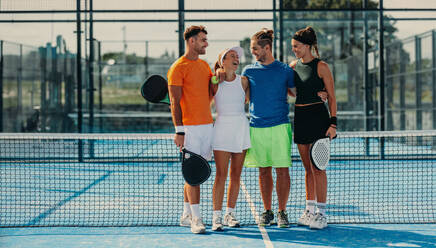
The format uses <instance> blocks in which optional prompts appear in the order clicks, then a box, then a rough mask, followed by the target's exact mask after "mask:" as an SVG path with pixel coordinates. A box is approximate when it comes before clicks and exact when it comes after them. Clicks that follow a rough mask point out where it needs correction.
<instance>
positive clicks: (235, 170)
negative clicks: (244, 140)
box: [224, 150, 246, 227]
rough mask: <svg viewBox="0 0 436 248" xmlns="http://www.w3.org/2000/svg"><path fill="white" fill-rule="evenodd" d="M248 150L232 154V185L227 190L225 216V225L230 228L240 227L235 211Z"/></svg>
mask: <svg viewBox="0 0 436 248" xmlns="http://www.w3.org/2000/svg"><path fill="white" fill-rule="evenodd" d="M245 153H246V150H244V151H243V152H242V153H232V159H231V167H230V183H229V188H228V190H227V209H226V214H225V215H224V225H227V226H229V227H239V224H240V223H239V221H238V220H237V219H236V215H235V213H234V209H235V207H236V201H237V199H238V194H239V187H240V184H241V172H242V167H243V164H244V158H245Z"/></svg>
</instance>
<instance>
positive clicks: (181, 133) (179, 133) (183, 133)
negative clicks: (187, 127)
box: [176, 132, 185, 135]
mask: <svg viewBox="0 0 436 248" xmlns="http://www.w3.org/2000/svg"><path fill="white" fill-rule="evenodd" d="M176 134H177V135H185V132H177V133H176Z"/></svg>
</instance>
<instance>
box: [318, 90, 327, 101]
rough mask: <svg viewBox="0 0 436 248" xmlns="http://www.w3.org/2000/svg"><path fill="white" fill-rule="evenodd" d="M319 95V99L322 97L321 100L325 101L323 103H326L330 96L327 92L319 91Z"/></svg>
mask: <svg viewBox="0 0 436 248" xmlns="http://www.w3.org/2000/svg"><path fill="white" fill-rule="evenodd" d="M317 95H318V96H319V97H321V100H322V101H323V102H326V101H327V98H328V96H329V94H327V91H324V90H323V91H318V93H317Z"/></svg>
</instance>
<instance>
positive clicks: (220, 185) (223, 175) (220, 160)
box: [212, 151, 230, 211]
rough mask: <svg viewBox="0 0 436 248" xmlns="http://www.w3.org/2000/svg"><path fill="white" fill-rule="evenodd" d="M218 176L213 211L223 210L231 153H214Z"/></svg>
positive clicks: (214, 187) (214, 191) (214, 190)
mask: <svg viewBox="0 0 436 248" xmlns="http://www.w3.org/2000/svg"><path fill="white" fill-rule="evenodd" d="M213 153H214V157H215V165H216V175H215V182H214V184H213V191H212V201H213V210H214V211H216V210H221V209H222V205H223V198H224V188H225V186H226V179H227V173H228V169H229V160H230V152H224V151H214V152H213Z"/></svg>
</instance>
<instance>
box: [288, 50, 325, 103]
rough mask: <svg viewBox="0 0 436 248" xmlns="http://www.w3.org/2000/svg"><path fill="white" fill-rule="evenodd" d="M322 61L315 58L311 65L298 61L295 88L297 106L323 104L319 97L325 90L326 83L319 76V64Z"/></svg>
mask: <svg viewBox="0 0 436 248" xmlns="http://www.w3.org/2000/svg"><path fill="white" fill-rule="evenodd" d="M319 61H320V59H318V58H314V59H313V60H312V61H310V62H309V63H302V62H301V60H298V61H297V64H296V65H295V68H294V70H295V87H296V88H297V100H295V104H308V103H315V102H322V100H321V97H319V96H318V95H317V93H318V92H319V91H322V90H324V87H325V86H324V81H323V80H322V79H321V78H320V77H319V76H318V62H319Z"/></svg>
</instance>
